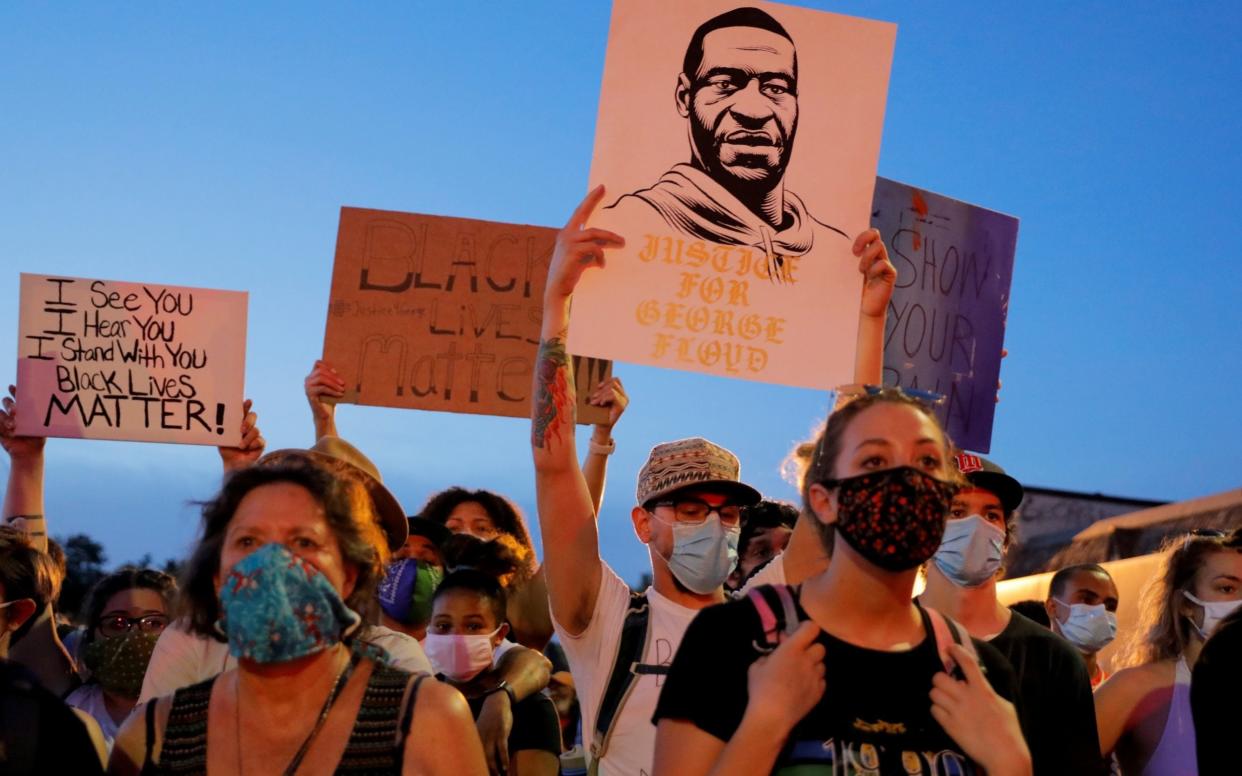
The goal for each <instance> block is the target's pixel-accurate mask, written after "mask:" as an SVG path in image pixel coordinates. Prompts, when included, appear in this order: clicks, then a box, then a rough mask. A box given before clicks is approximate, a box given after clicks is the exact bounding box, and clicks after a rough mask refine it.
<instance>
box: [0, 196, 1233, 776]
mask: <svg viewBox="0 0 1242 776" xmlns="http://www.w3.org/2000/svg"><path fill="white" fill-rule="evenodd" d="M602 196H603V191H602V189H597V190H595V191H593V192H591V193H590V194H589V195H588V196H587V198H586V199H585V200H584V201H583V202H582V204H581V205H580V206H579V208H578V209H577V211H575V213H574V215H573V216H572V218H571V219H570V221H569V222H568V224H567V225H566V226H565V228H564V229H563V230H562V231H561V232H560V234H559V236H558V240H557V245H556V249H555V252H554V254H553V257H552V261H551V266H550V269H549V274H548V280H547V286H546V289H545V294H544V307H543V318H542V335H541V342H540V345H539V354H538V358H537V366H536V369H535V385H534V390H533V397H534V398H533V402H532V404H533V406H532V409H531V451H532V456H533V459H534V464H535V466H534V471H535V488H536V494H537V504H538V516H537V517H538V520H537V524H538V529H539V531H540V532H541V534H542V539H543V541H542V547H543V557H542V558H539V557H537V553H536V551H535V547H534V544H533V542H532V539H531V532H530V528H529V527H528V525H527V522H526V520H525V518H524V516H523V515H522V514H521V512H520V511H519V510H518V509H517V508H516V507H515V506H514V504H513V503H512V502H511V501H510V500H509V499H507V498H506V497H504V496H503V495H501V494H498V493H494V492H491V491H487V490H467V489H464V488H461V487H455V486H454V487H448V488H446V489H445V490H443V491H440V492H438V493H435V494H432V495H431V496H430V497H428V498H427V499H426V500H425V503H424V505H423V507H422V509H421V510H419V512H418V513H417V514H413V515H410V514H408V513H407V511H406V510H405V509H404V508H403V507H402V506H401V502H400V501H399V500H398V498H397V497H396V495H395V494H393V493H392V492H391V491H390V490H389V489H388V488H387V487H386V486H385V485H384V482H383V478H382V476H381V474H380V472H379V471H378V469H377V468H376V466H375V465H374V464H373V463H372V462H371V461H370V459H368V458H367V456H366V455H365V454H364V453H363V451H361V450H360V449H358V448H357V447H355V446H354V445H352V444H350V443H349V442H346V441H345V440H344V439H343V438H342V437H341V435H340V433H339V431H338V429H337V426H336V418H335V401H336V400H337V399H339V398H340V397H341V396H343V394H344V389H345V385H344V382H343V380H342V379H341V378H340V376H339V375H338V374H337V373H336V372H335V371H334V370H333V368H332V365H331V364H328V363H325V362H317V363H316V364H315V365H314V366H313V368H312V370H311V372H310V374H309V375H308V376H307V377H306V379H305V381H304V384H303V390H304V393H305V396H306V399H307V401H308V402H309V405H310V409H311V415H312V418H313V422H314V430H315V438H316V441H315V442H314V444H313V445H311V446H309V447H306V448H303V449H284V450H276V451H272V452H268V451H267V450H266V449H265V448H266V441H265V440H264V438H263V436H262V434H261V432H260V430H259V426H258V418H257V415H256V414H255V412H254V411H253V410H252V408H251V407H250V406H249V404H247V406H246V408H245V413H244V414H245V419H244V421H243V427H242V442H241V444H240V445H239V446H237V447H231V448H221V449H220V456H221V461H222V464H223V467H224V469H225V473H226V476H225V478H224V480H223V485H222V486H221V487H220V489H219V492H218V493H217V494H216V495H215V497H214V498H212V499H210V500H209V501H208V502H207V503H206V504H204V505H203V509H202V524H201V529H200V533H199V536H198V539H197V542H196V544H195V546H194V547H193V549H192V552H191V553H190V555H189V557H188V558H187V559H186V561H185V563H184V564H183V567H182V570H181V573H180V576H179V579H174V578H173V577H171V576H169V575H168V574H165V573H163V572H160V571H157V570H154V569H145V568H132V567H126V568H121V569H119V570H117V571H116V572H114V573H112V574H110V575H108V576H106V577H105V578H103V579H102V580H100V581H99V582H98V584H96V585H95V587H94V589H93V590H92V591H91V592H90V595H89V596H88V598H87V601H86V604H85V606H84V607H83V609H82V611H81V612H80V613H77V612H61V611H59V610H58V608H57V598H58V590H59V587H60V584H61V582H62V581H63V578H64V573H65V571H64V565H63V556H62V558H61V559H60V562H59V563H58V561H57V559H56V557H55V553H54V552H53V550H54V548H55V544H54V542H51V541H50V540H49V538H48V531H49V528H50V527H52V525H51V523H50V521H49V519H48V518H47V517H45V514H46V512H45V509H44V504H43V491H44V483H43V468H44V440H43V439H40V438H32V437H22V436H18V435H17V434H16V433H15V421H16V417H17V414H18V413H19V412H23V411H25V410H24V409H23V408H22V407H21V398H22V397H20V396H18V395H17V394H16V392H15V391H14V390H13V389H12V388H10V396H9V397H7V398H5V399H4V410H3V412H2V413H0V443H2V444H3V446H4V449H5V451H6V452H7V453H8V456H9V477H8V482H7V486H6V490H5V499H4V506H3V518H4V523H5V525H4V526H3V527H0V739H2V741H0V743H2V747H0V772H3V773H83V774H89V773H98V772H102V771H104V770H106V771H107V772H109V773H114V774H161V773H168V774H172V773H206V772H208V771H210V772H213V773H237V774H244V773H251V774H277V773H284V774H294V773H298V774H319V773H372V774H378V773H420V774H422V773H426V774H451V775H452V776H463V775H465V774H484V773H490V774H518V775H520V776H527V775H528V774H532V775H537V776H552V775H553V774H558V773H560V774H580V773H591V774H604V775H605V776H638V775H639V774H657V775H658V776H665V775H669V776H682V774H688V775H693V774H714V775H716V776H721V775H723V774H762V773H778V774H787V775H789V776H792V775H793V774H817V773H823V774H851V775H852V774H859V775H861V774H927V775H929V776H930V775H931V774H989V775H990V776H1006V775H1009V774H1012V775H1014V776H1020V775H1022V774H1040V776H1053V775H1056V776H1061V775H1063V774H1102V773H1107V772H1109V771H1110V769H1112V770H1114V771H1116V772H1120V773H1122V774H1148V775H1150V776H1180V775H1182V774H1195V773H1201V774H1210V773H1225V772H1236V768H1230V764H1231V763H1232V762H1233V761H1234V758H1233V757H1232V756H1231V753H1230V752H1229V751H1227V749H1226V747H1227V746H1228V744H1229V736H1228V734H1229V732H1230V731H1231V730H1235V729H1236V728H1237V722H1238V719H1239V715H1238V712H1237V708H1238V706H1239V699H1240V698H1242V694H1240V693H1242V683H1240V681H1242V680H1240V679H1239V673H1238V669H1237V666H1238V663H1239V655H1242V652H1239V650H1238V640H1239V638H1242V624H1239V619H1240V618H1242V614H1240V609H1239V606H1240V604H1242V533H1240V532H1237V531H1235V532H1233V533H1221V532H1196V533H1191V534H1187V535H1184V536H1180V537H1176V538H1175V540H1173V541H1172V543H1171V545H1170V546H1169V547H1168V548H1166V549H1165V550H1164V555H1163V560H1162V564H1163V571H1162V573H1161V574H1160V576H1159V577H1158V578H1157V579H1154V580H1152V584H1151V585H1150V588H1149V589H1148V591H1147V594H1146V599H1145V600H1144V601H1143V603H1142V607H1141V612H1142V618H1143V622H1142V624H1141V627H1140V628H1137V629H1135V631H1134V632H1132V633H1128V634H1122V635H1124V636H1125V637H1126V639H1125V640H1126V641H1127V642H1128V648H1127V650H1125V652H1124V654H1123V656H1122V659H1120V660H1117V661H1114V663H1113V666H1114V673H1112V674H1111V675H1109V672H1108V671H1107V670H1106V669H1105V667H1104V666H1103V665H1102V664H1101V662H1100V660H1099V659H1098V656H1099V653H1100V651H1101V650H1103V649H1104V648H1105V647H1107V646H1108V645H1109V644H1110V643H1111V642H1112V641H1113V640H1114V639H1115V638H1117V637H1118V635H1119V634H1118V633H1117V623H1116V610H1117V607H1118V603H1119V593H1118V589H1117V586H1116V584H1115V583H1114V581H1113V580H1112V578H1111V577H1110V575H1109V573H1108V571H1107V570H1106V569H1105V568H1103V567H1101V566H1098V565H1078V566H1070V567H1067V568H1062V569H1059V570H1058V571H1057V573H1056V574H1055V575H1054V576H1053V578H1052V580H1051V582H1050V585H1049V590H1048V595H1047V598H1046V600H1044V601H1039V602H1024V604H1022V605H1015V606H1014V607H1012V608H1011V607H1007V606H1005V605H1003V604H1002V603H1001V602H1000V600H999V599H998V596H997V589H996V582H997V580H998V578H999V577H1000V576H1001V575H1002V574H1003V568H1004V563H1005V556H1006V552H1007V550H1008V548H1009V546H1010V545H1011V542H1012V540H1013V539H1014V525H1015V518H1016V515H1017V512H1018V509H1019V506H1020V505H1021V503H1022V500H1023V496H1024V493H1023V488H1022V485H1021V484H1020V482H1019V481H1018V480H1017V479H1016V478H1014V477H1013V476H1011V475H1010V474H1008V473H1006V472H1005V471H1004V470H1003V469H1002V468H1001V467H1000V466H998V465H996V464H995V463H993V462H991V461H989V460H986V459H983V458H981V457H978V456H975V455H971V454H969V453H967V452H965V451H960V450H957V449H955V448H954V447H953V445H952V443H951V441H950V440H949V438H948V437H947V435H946V433H945V432H944V430H943V429H942V428H941V426H940V424H939V422H938V421H937V419H936V415H935V413H934V410H933V407H932V406H931V405H930V404H929V403H928V401H927V400H926V397H922V396H916V395H913V394H912V393H907V392H903V391H901V390H897V389H884V388H875V387H869V386H875V385H878V384H879V383H880V382H881V366H882V338H883V332H884V323H885V315H886V310H887V307H888V302H889V298H890V296H891V293H892V290H893V287H894V283H895V281H896V271H895V269H894V268H893V265H892V263H891V262H889V260H888V255H887V250H886V248H885V246H884V245H883V243H882V241H881V240H880V236H879V234H878V233H877V232H875V231H874V230H868V231H866V232H864V233H862V234H861V235H859V236H858V238H857V240H856V241H855V242H854V247H853V250H854V254H855V255H856V256H857V257H858V270H859V274H860V279H861V287H862V292H861V296H860V304H859V324H860V325H859V332H860V333H859V340H858V360H857V363H856V366H855V378H856V382H857V384H858V385H857V386H855V387H853V388H848V389H843V390H841V391H839V398H838V404H837V407H836V408H835V410H834V411H833V412H832V413H831V415H830V416H829V417H828V419H827V422H826V423H825V424H823V426H822V427H821V428H820V429H819V431H818V433H817V434H815V436H814V437H813V438H812V439H809V440H807V441H806V442H805V443H803V444H801V445H799V446H798V447H797V448H796V449H795V450H794V451H793V452H792V453H791V456H790V461H791V463H792V468H793V469H794V474H795V476H796V480H797V484H798V487H799V490H800V492H801V504H799V505H792V504H785V503H781V502H777V501H771V500H765V499H764V498H763V495H762V494H761V493H760V492H759V491H758V490H756V489H755V488H754V487H752V486H750V485H748V484H747V483H746V482H745V481H744V480H743V478H742V476H741V465H740V462H739V461H738V459H737V457H736V456H735V455H734V454H733V453H732V452H730V451H729V450H727V449H725V448H723V447H721V446H720V445H717V444H715V443H713V442H711V441H709V440H708V439H706V438H702V437H694V438H689V439H680V440H673V441H663V442H660V443H658V444H655V445H654V446H653V447H652V448H651V453H650V455H649V457H648V460H647V462H646V464H645V465H644V466H643V468H642V470H641V471H640V473H639V475H638V480H637V482H636V483H635V495H634V498H633V502H632V508H631V509H630V518H631V521H632V523H633V529H634V534H635V537H636V538H637V540H638V541H639V542H641V543H642V544H643V545H645V546H646V552H647V553H648V555H649V557H650V564H651V567H650V568H651V584H650V586H649V587H647V588H646V589H645V590H638V591H634V590H631V588H630V587H629V586H628V585H627V584H626V583H625V581H624V580H622V579H621V577H620V576H619V575H618V574H617V573H616V572H614V571H613V570H612V568H611V567H610V566H609V565H608V563H607V562H606V561H605V560H604V558H603V556H602V554H601V550H600V542H599V532H598V522H597V521H598V520H600V519H601V518H602V517H603V516H602V515H601V504H602V501H603V494H604V487H605V481H606V473H607V463H608V456H609V455H610V454H611V453H612V452H613V450H614V449H615V446H616V442H615V440H614V438H613V431H614V428H615V426H616V425H617V423H618V421H619V420H620V419H621V417H622V416H623V414H624V413H625V411H626V409H627V406H628V404H629V397H628V396H627V394H626V392H625V390H624V387H623V386H622V384H621V382H620V381H619V380H618V379H615V378H614V379H611V380H609V381H607V382H605V383H603V384H601V385H600V386H599V388H598V389H596V391H595V392H594V393H593V394H592V395H591V396H590V397H589V401H590V403H592V404H596V405H599V406H603V407H607V408H609V413H608V419H607V421H605V422H603V423H600V424H598V425H595V426H594V427H593V428H592V434H591V439H590V442H589V444H588V446H587V450H588V452H587V455H586V457H585V459H584V460H582V461H579V460H578V452H577V446H576V433H577V426H576V418H575V407H576V400H577V397H576V395H575V385H576V383H575V380H574V379H573V375H572V374H571V368H572V367H571V363H572V361H571V359H570V358H569V357H568V355H567V353H566V349H565V342H566V339H567V336H568V332H569V326H570V300H571V298H572V296H573V292H574V288H575V287H576V285H577V283H578V280H579V279H580V278H581V276H582V275H583V273H584V272H590V271H593V268H594V267H597V266H600V265H602V264H603V263H604V261H605V258H606V252H607V250H608V249H609V248H611V247H615V246H618V245H620V244H622V243H623V238H622V237H621V236H619V235H615V234H612V233H609V232H605V231H602V230H599V229H590V228H586V227H585V224H586V222H587V220H588V218H589V217H590V214H591V213H592V211H593V210H594V208H595V207H596V206H597V205H598V204H599V202H600V200H601V198H602ZM705 430H706V429H705ZM761 463H772V462H761ZM916 591H917V592H916ZM67 622H68V623H71V626H70V627H65V625H64V624H65V623H67Z"/></svg>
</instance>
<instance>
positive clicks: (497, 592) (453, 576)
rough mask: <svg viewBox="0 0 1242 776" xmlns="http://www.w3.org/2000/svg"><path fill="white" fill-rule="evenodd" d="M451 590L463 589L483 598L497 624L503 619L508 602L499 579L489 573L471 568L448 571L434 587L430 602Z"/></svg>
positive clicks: (433, 602)
mask: <svg viewBox="0 0 1242 776" xmlns="http://www.w3.org/2000/svg"><path fill="white" fill-rule="evenodd" d="M453 590H464V591H466V592H468V593H474V594H475V595H477V596H479V597H480V598H482V599H484V600H485V601H486V602H487V604H488V606H489V607H490V608H491V610H492V616H493V617H495V618H496V625H497V626H499V625H500V624H501V623H503V622H504V621H505V607H506V605H507V603H508V601H507V600H506V598H505V589H504V588H503V587H501V585H500V580H498V579H497V578H496V577H494V576H492V575H491V574H488V573H487V572H484V571H479V570H478V569H471V568H463V569H458V570H457V571H453V572H450V573H449V574H448V575H447V576H446V577H444V580H443V581H441V582H440V586H439V587H437V588H436V592H435V595H434V596H432V598H431V602H432V604H433V605H434V604H435V602H436V600H437V599H439V598H440V596H442V595H444V594H445V593H448V592H450V591H453Z"/></svg>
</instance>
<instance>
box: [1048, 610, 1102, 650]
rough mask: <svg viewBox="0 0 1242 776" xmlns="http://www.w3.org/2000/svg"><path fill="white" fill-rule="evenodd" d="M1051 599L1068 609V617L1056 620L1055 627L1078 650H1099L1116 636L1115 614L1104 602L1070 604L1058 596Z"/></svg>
mask: <svg viewBox="0 0 1242 776" xmlns="http://www.w3.org/2000/svg"><path fill="white" fill-rule="evenodd" d="M1052 600H1053V601H1056V602H1057V603H1059V604H1061V606H1064V607H1067V608H1068V609H1069V610H1070V614H1069V619H1067V620H1066V621H1065V622H1060V621H1058V622H1057V628H1059V629H1060V631H1061V635H1062V636H1064V637H1065V640H1066V641H1068V642H1069V643H1071V644H1073V645H1074V646H1075V647H1078V651H1079V652H1083V653H1086V654H1092V653H1094V652H1099V651H1100V650H1101V649H1104V648H1105V647H1107V646H1108V645H1109V644H1111V643H1112V641H1113V639H1115V638H1117V615H1116V614H1113V613H1112V612H1110V611H1108V610H1107V609H1105V608H1104V604H1094V605H1092V604H1070V603H1066V602H1065V601H1062V600H1061V599H1060V598H1054V599H1052Z"/></svg>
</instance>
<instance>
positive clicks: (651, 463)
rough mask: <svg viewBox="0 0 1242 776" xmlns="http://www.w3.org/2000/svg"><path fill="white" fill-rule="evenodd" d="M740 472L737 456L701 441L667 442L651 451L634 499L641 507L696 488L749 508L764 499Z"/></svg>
mask: <svg viewBox="0 0 1242 776" xmlns="http://www.w3.org/2000/svg"><path fill="white" fill-rule="evenodd" d="M741 470H742V465H741V464H740V463H739V462H738V460H737V456H736V455H734V454H733V453H731V452H729V451H728V450H726V449H725V448H723V447H721V446H720V445H717V444H714V443H712V442H709V441H707V440H706V439H703V438H702V437H691V438H690V439H678V440H677V441H676V442H665V443H663V444H659V445H656V446H655V447H653V448H651V454H650V455H648V456H647V463H645V464H643V468H642V471H640V472H639V473H638V488H637V491H636V495H635V497H636V499H637V501H638V503H639V504H649V503H651V502H652V501H654V500H656V499H658V498H660V497H661V496H667V495H668V494H670V493H672V492H674V491H678V490H681V489H682V488H689V487H696V488H705V489H711V490H720V491H722V492H725V493H728V494H729V495H730V496H731V497H732V498H733V499H734V500H735V501H736V502H737V503H738V504H740V505H742V506H748V505H750V504H754V503H755V502H757V501H758V500H759V499H760V498H761V496H760V494H759V491H757V490H755V489H754V488H752V487H751V486H749V485H747V484H745V483H743V482H741Z"/></svg>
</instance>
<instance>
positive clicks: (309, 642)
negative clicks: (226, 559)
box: [220, 544, 361, 663]
mask: <svg viewBox="0 0 1242 776" xmlns="http://www.w3.org/2000/svg"><path fill="white" fill-rule="evenodd" d="M220 604H221V608H222V610H223V612H224V620H223V623H222V624H223V629H224V632H225V634H227V635H228V639H229V654H231V655H232V656H233V657H235V658H237V659H239V660H242V659H245V660H253V661H255V662H256V663H283V662H285V661H288V660H296V659H297V658H300V657H306V656H307V655H313V654H316V653H318V652H322V651H324V650H325V649H328V648H329V647H332V646H335V645H336V644H339V643H340V642H341V640H342V639H343V638H344V637H345V636H347V635H348V634H349V633H351V632H353V630H354V629H356V628H357V627H358V625H359V623H360V622H361V618H360V617H359V616H358V615H357V613H355V612H354V611H352V610H351V609H350V608H349V607H347V606H346V605H345V602H344V601H342V600H341V596H340V594H339V593H337V592H336V588H334V587H332V583H331V582H329V581H328V579H327V577H325V576H324V575H323V572H321V571H320V570H319V569H317V568H315V567H314V566H312V565H311V564H309V563H307V562H306V561H304V560H302V559H301V558H299V557H297V556H295V555H294V554H293V553H291V552H289V550H287V549H285V547H284V546H283V545H280V544H266V545H264V546H263V547H260V548H259V549H257V550H255V551H254V552H252V553H250V554H249V555H247V556H246V557H245V558H243V559H242V560H241V561H239V562H238V563H237V565H235V566H233V570H232V571H230V572H229V575H228V576H227V577H226V578H225V580H224V584H223V586H221V588H220Z"/></svg>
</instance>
